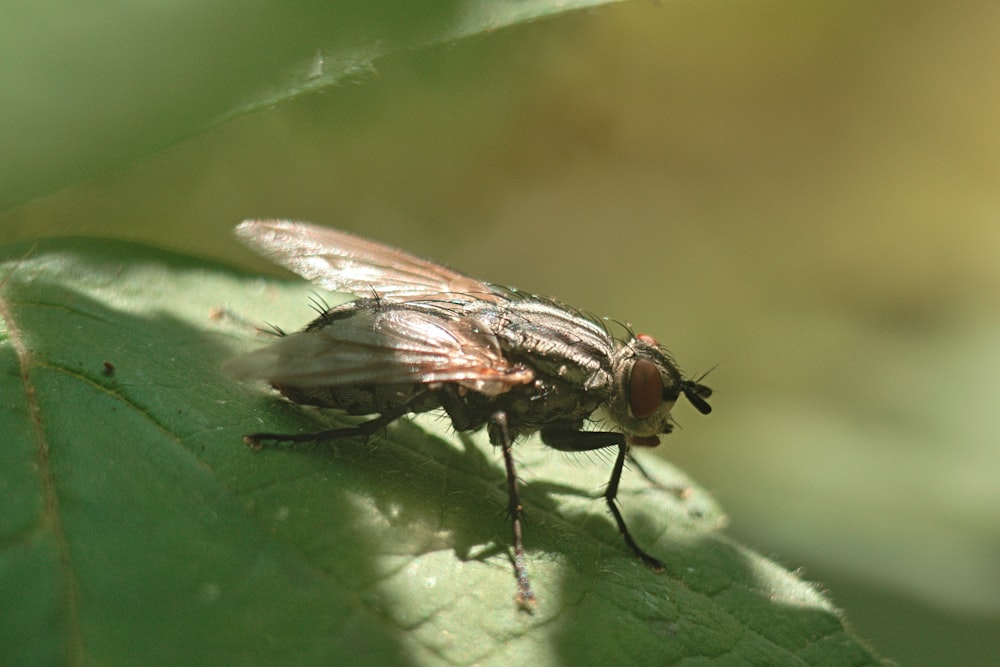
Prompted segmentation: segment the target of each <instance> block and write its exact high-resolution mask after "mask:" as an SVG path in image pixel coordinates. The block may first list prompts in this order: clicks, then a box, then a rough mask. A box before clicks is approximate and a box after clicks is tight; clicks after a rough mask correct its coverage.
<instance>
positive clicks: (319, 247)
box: [234, 220, 507, 301]
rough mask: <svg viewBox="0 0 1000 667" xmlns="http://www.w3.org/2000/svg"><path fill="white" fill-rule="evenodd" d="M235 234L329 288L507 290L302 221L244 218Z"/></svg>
mask: <svg viewBox="0 0 1000 667" xmlns="http://www.w3.org/2000/svg"><path fill="white" fill-rule="evenodd" d="M234 231H235V234H236V236H237V238H239V240H240V241H242V242H243V243H244V244H245V245H247V246H248V247H249V248H251V249H252V250H254V251H256V252H259V253H260V254H262V255H264V256H265V257H267V258H268V259H270V260H272V261H273V262H275V263H277V264H280V265H282V266H284V267H285V268H287V269H290V270H291V271H294V272H295V273H297V274H299V275H300V276H302V277H303V278H306V279H308V280H312V281H314V282H316V283H318V284H319V285H322V286H323V287H325V288H326V289H328V290H331V291H333V292H348V293H350V294H356V295H358V296H370V295H371V294H372V293H373V292H374V293H376V294H377V295H378V297H379V298H380V299H385V300H388V301H405V300H408V299H413V298H420V297H426V296H430V295H440V294H457V295H467V296H471V297H473V298H476V299H480V300H484V301H495V300H498V299H503V298H505V295H506V294H507V292H506V290H503V289H502V288H498V287H494V286H493V285H489V284H487V283H484V282H481V281H479V280H476V279H474V278H470V277H468V276H466V275H463V274H461V273H458V272H457V271H453V270H451V269H449V268H447V267H444V266H441V265H440V264H435V263H434V262H430V261H427V260H425V259H420V258H419V257H414V256H413V255H410V254H409V253H406V252H403V251H402V250H398V249H396V248H392V247H389V246H386V245H382V244H381V243H376V242H375V241H371V240H369V239H365V238H362V237H360V236H355V235H354V234H348V233H346V232H341V231H337V230H335V229H330V228H328V227H319V226H316V225H309V224H306V223H302V222H290V221H287V220H247V221H245V222H243V223H241V224H239V225H237V226H236V229H235V230H234Z"/></svg>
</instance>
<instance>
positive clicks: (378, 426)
mask: <svg viewBox="0 0 1000 667" xmlns="http://www.w3.org/2000/svg"><path fill="white" fill-rule="evenodd" d="M423 396H424V394H423V393H418V394H415V395H414V396H413V397H412V398H410V399H409V400H408V401H405V402H403V403H401V404H400V405H397V406H395V407H393V408H392V409H391V410H388V411H386V412H383V413H382V414H381V415H379V416H378V417H376V418H375V419H372V420H370V421H366V422H362V423H360V424H358V425H357V426H345V427H342V428H332V429H329V430H327V431H319V432H317V433H250V434H249V435H245V436H243V442H245V443H246V444H247V446H248V447H250V449H252V450H254V451H259V450H260V448H261V447H263V443H264V442H265V441H271V442H323V441H325V440H339V439H341V438H353V437H356V436H361V435H363V436H365V437H366V438H367V437H369V436H371V435H372V434H374V433H378V432H379V431H381V430H382V429H384V428H385V427H386V426H388V425H389V424H391V423H392V422H394V421H396V420H397V419H399V418H400V417H402V416H403V415H405V414H406V413H408V412H409V411H410V409H409V406H410V405H411V404H412V403H413V402H414V401H416V400H417V399H418V398H422V397H423Z"/></svg>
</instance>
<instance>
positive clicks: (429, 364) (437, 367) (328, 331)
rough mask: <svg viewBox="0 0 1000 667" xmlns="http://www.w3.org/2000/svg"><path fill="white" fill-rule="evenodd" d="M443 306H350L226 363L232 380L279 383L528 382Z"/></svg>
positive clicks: (484, 332)
mask: <svg viewBox="0 0 1000 667" xmlns="http://www.w3.org/2000/svg"><path fill="white" fill-rule="evenodd" d="M453 308H454V306H449V305H447V304H445V303H442V302H408V303H396V304H393V303H385V302H378V301H375V300H368V301H366V302H364V303H362V302H352V303H349V304H345V305H344V306H341V307H339V308H337V309H335V310H334V311H332V313H331V315H333V317H332V318H331V319H330V321H329V322H328V323H326V324H322V325H319V326H311V327H310V328H309V329H307V330H305V331H302V332H299V333H295V334H291V335H289V336H285V337H282V338H280V339H279V340H278V341H277V342H275V343H274V344H272V345H270V346H268V347H265V348H263V349H261V350H257V351H255V352H251V353H250V354H248V355H246V356H243V357H239V358H237V359H234V360H232V361H230V362H229V363H228V364H226V371H227V372H228V373H230V374H232V375H234V376H236V377H244V378H258V379H264V380H267V381H269V382H271V383H272V384H274V385H278V386H292V387H325V386H331V387H336V386H347V385H374V384H379V385H384V384H431V383H435V382H454V383H457V384H460V385H462V386H465V387H468V388H469V389H473V390H475V391H478V392H482V393H485V394H489V395H497V394H501V393H503V392H505V391H507V390H509V389H510V388H511V387H513V386H515V385H519V384H524V383H527V382H531V381H532V380H533V379H534V374H533V373H532V371H531V369H529V368H527V367H525V366H523V365H521V364H514V363H511V362H510V361H509V360H507V359H506V358H504V356H503V354H502V353H501V349H500V345H499V342H498V340H497V339H496V337H495V336H494V335H493V334H492V333H490V332H489V330H488V328H487V327H485V326H483V325H482V323H481V322H479V321H478V320H476V319H474V318H469V317H464V316H462V315H460V314H459V313H457V312H455V311H454V310H453Z"/></svg>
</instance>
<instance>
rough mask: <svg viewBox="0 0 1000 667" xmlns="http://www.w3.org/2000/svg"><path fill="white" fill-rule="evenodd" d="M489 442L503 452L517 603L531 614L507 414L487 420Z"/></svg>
mask: <svg viewBox="0 0 1000 667" xmlns="http://www.w3.org/2000/svg"><path fill="white" fill-rule="evenodd" d="M487 428H488V430H489V434H490V442H491V443H493V445H494V446H496V447H499V448H500V450H501V451H502V452H503V462H504V465H505V466H506V468H507V512H508V514H510V520H511V524H512V526H513V533H514V575H515V576H516V577H517V603H518V605H520V607H521V608H522V609H524V610H528V611H530V610H531V608H532V607H533V606H534V604H535V593H534V591H532V590H531V581H530V580H529V579H528V568H527V559H526V558H525V556H524V542H523V541H522V539H521V515H522V513H523V512H524V508H523V507H522V506H521V498H520V496H519V495H518V493H517V472H516V470H515V469H514V453H513V452H512V451H511V446H512V445H513V443H512V442H511V437H510V429H509V428H508V425H507V413H506V412H503V411H500V412H496V413H494V414H493V416H491V417H490V423H489V426H488V427H487Z"/></svg>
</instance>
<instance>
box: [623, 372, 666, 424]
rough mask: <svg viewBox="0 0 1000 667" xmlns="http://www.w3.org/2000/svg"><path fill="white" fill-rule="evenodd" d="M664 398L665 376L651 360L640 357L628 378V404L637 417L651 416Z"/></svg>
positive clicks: (633, 414)
mask: <svg viewBox="0 0 1000 667" xmlns="http://www.w3.org/2000/svg"><path fill="white" fill-rule="evenodd" d="M662 400H663V378H661V377H660V371H659V369H657V368H656V365H655V364H653V362H651V361H646V360H645V359H639V360H638V361H636V362H635V364H633V365H632V374H631V375H630V376H629V379H628V406H629V408H630V409H631V410H632V416H633V417H635V418H636V419H645V418H646V417H649V416H650V415H652V414H653V413H654V412H656V411H657V409H658V408H659V407H660V401H662Z"/></svg>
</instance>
